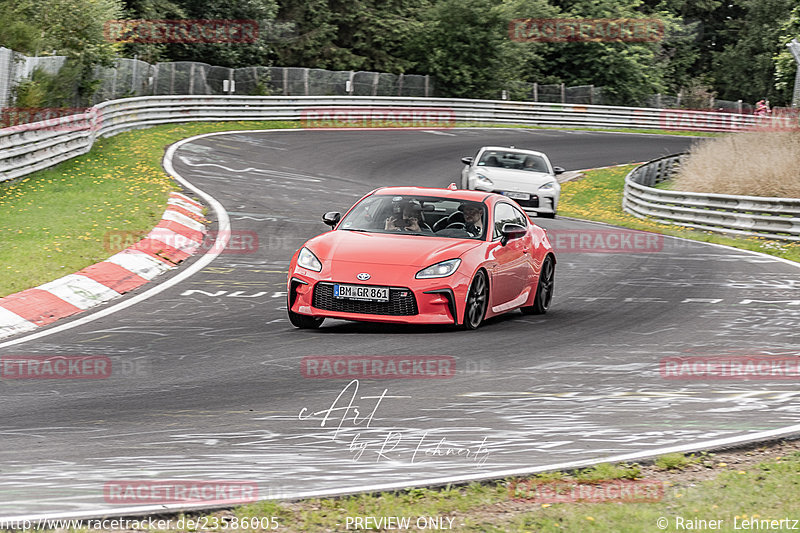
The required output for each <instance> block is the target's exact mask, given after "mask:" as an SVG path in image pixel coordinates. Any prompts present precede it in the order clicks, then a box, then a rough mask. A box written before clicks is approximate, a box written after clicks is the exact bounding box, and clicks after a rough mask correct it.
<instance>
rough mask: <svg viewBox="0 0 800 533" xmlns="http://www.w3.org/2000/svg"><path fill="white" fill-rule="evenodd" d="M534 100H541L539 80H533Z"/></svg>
mask: <svg viewBox="0 0 800 533" xmlns="http://www.w3.org/2000/svg"><path fill="white" fill-rule="evenodd" d="M533 101H534V102H538V101H539V83H538V82H533Z"/></svg>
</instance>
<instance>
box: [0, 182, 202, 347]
mask: <svg viewBox="0 0 800 533" xmlns="http://www.w3.org/2000/svg"><path fill="white" fill-rule="evenodd" d="M202 210H203V206H202V205H201V204H199V203H198V202H195V201H194V200H191V199H190V198H187V197H186V196H184V195H182V194H178V193H171V194H170V197H169V200H168V201H167V209H166V211H164V215H163V216H162V218H161V222H159V223H158V225H156V227H155V228H153V229H152V230H151V231H150V233H148V234H147V235H146V236H145V237H144V238H143V239H142V240H140V241H139V242H137V243H136V244H134V245H133V246H131V247H130V248H127V249H125V250H122V251H121V252H119V253H117V254H115V255H113V256H111V257H109V258H108V259H106V260H105V261H103V262H101V263H96V264H94V265H91V266H88V267H86V268H84V269H83V270H81V271H79V272H76V273H74V274H69V275H67V276H64V277H62V278H59V279H57V280H55V281H51V282H49V283H45V284H44V285H39V286H38V287H35V288H32V289H27V290H24V291H22V292H18V293H16V294H11V295H9V296H6V297H5V298H0V339H2V338H5V337H9V336H11V335H16V334H18V333H23V332H27V331H32V330H35V329H37V328H39V327H42V326H46V325H47V324H50V323H52V322H55V321H56V320H58V319H60V318H64V317H66V316H70V315H74V314H75V313H80V312H81V311H85V310H86V309H89V308H92V307H94V306H96V305H99V304H101V303H104V302H107V301H108V300H112V299H114V298H118V297H119V296H121V295H122V294H124V293H126V292H129V291H132V290H134V289H136V288H137V287H140V286H142V285H144V284H145V283H147V282H148V281H150V280H152V279H153V278H155V277H156V276H158V275H159V274H161V273H163V272H166V271H168V270H171V269H173V268H176V267H177V266H178V264H179V263H180V262H181V261H184V260H185V259H186V258H187V257H190V256H191V255H194V254H195V253H196V252H197V251H198V250H199V249H200V247H201V245H202V243H203V239H204V238H205V233H206V226H205V219H204V218H203V214H202Z"/></svg>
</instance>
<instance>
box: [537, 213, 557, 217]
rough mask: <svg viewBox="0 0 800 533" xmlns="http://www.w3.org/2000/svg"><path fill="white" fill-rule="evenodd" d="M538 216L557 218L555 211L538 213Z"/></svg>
mask: <svg viewBox="0 0 800 533" xmlns="http://www.w3.org/2000/svg"><path fill="white" fill-rule="evenodd" d="M536 216H537V217H542V218H556V214H555V213H536Z"/></svg>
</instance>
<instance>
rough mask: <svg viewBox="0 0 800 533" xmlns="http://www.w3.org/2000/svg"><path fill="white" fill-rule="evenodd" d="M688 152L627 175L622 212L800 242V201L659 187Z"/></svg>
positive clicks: (692, 226)
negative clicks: (657, 187) (657, 186)
mask: <svg viewBox="0 0 800 533" xmlns="http://www.w3.org/2000/svg"><path fill="white" fill-rule="evenodd" d="M686 156H687V154H676V155H670V156H667V157H662V158H660V159H655V160H653V161H650V162H648V163H645V164H644V165H640V166H638V167H636V168H635V169H633V170H632V171H631V172H630V173H628V175H627V176H626V177H625V192H624V195H623V198H622V208H623V209H624V210H625V211H626V212H628V213H630V214H631V215H634V216H637V217H639V218H650V219H653V220H656V221H658V222H662V223H665V224H674V225H679V226H686V227H690V228H696V229H703V230H711V231H715V232H719V233H731V234H736V235H751V236H760V237H769V238H773V239H781V240H789V241H800V198H766V197H761V196H734V195H729V194H706V193H697V192H682V191H668V190H662V189H655V188H653V185H657V184H659V183H661V182H662V181H666V180H668V179H669V178H670V175H671V174H672V173H673V172H674V171H675V169H676V168H677V167H678V166H680V162H681V160H682V159H683V158H684V157H686Z"/></svg>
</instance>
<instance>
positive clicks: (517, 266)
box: [490, 202, 532, 312]
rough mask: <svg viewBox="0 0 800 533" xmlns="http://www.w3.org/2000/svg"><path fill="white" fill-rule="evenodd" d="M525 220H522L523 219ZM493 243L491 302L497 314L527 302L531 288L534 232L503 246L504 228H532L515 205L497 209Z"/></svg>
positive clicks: (494, 217) (495, 210) (495, 208)
mask: <svg viewBox="0 0 800 533" xmlns="http://www.w3.org/2000/svg"><path fill="white" fill-rule="evenodd" d="M521 217H522V218H521ZM492 220H493V228H492V230H493V232H494V234H493V241H492V248H491V254H492V257H493V258H494V263H493V268H492V271H491V273H490V275H491V277H492V292H491V302H492V308H493V310H494V311H495V312H500V311H504V310H506V309H511V308H513V307H516V306H518V305H521V304H522V303H524V302H525V299H526V295H527V292H526V293H525V294H523V292H524V291H525V290H526V289H527V288H528V287H529V286H530V276H531V273H532V266H531V259H530V258H531V241H530V232H529V234H528V235H526V236H525V237H522V238H519V239H512V240H510V241H508V242H507V243H506V244H505V245H503V244H502V240H501V237H502V236H501V234H500V230H501V229H502V227H503V225H504V224H520V225H523V226H525V227H528V222H527V217H524V215H522V214H521V213H519V211H518V210H517V209H516V208H514V207H513V206H512V205H511V204H509V203H506V202H498V203H496V204H495V206H494V216H493V219H492Z"/></svg>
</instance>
